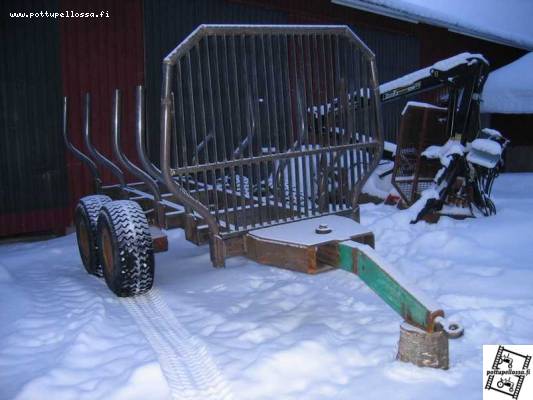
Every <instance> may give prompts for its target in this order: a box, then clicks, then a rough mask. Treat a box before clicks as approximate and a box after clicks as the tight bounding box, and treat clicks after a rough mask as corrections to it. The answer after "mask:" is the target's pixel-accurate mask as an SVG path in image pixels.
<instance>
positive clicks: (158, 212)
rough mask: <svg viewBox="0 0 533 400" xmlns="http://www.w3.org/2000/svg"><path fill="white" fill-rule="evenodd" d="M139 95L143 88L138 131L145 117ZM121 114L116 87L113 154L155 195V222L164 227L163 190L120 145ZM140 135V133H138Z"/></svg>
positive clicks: (119, 94) (138, 110) (113, 114)
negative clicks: (161, 190) (160, 189)
mask: <svg viewBox="0 0 533 400" xmlns="http://www.w3.org/2000/svg"><path fill="white" fill-rule="evenodd" d="M139 96H142V90H137V99H136V100H137V101H136V110H135V111H136V113H135V117H136V119H135V122H136V124H135V128H136V131H139V130H143V129H144V119H143V118H142V109H140V108H139V105H140V102H139ZM121 115H122V96H121V93H120V90H119V89H115V93H114V95H113V112H112V129H111V130H112V139H113V140H112V145H113V146H112V147H113V154H114V155H115V157H116V159H117V160H118V162H119V163H120V164H121V165H122V166H123V167H124V169H125V170H127V171H129V172H130V173H131V174H132V175H133V176H135V177H136V178H138V179H139V180H140V181H142V182H143V183H144V184H145V185H146V187H147V189H148V191H149V192H150V193H151V194H152V196H153V201H152V203H153V210H154V211H153V212H154V218H153V219H154V223H155V225H157V226H158V227H160V228H162V227H163V226H164V222H165V220H164V206H163V205H162V204H161V192H160V191H159V187H158V185H157V182H156V181H155V180H154V179H153V178H152V177H151V176H150V175H149V174H148V173H146V172H145V171H143V170H142V169H140V168H139V167H137V165H135V164H134V163H133V162H131V160H130V159H129V158H128V157H127V156H126V154H125V153H124V152H123V151H122V148H121V145H120V142H121V140H120V137H121V132H120V128H121ZM136 136H138V135H136Z"/></svg>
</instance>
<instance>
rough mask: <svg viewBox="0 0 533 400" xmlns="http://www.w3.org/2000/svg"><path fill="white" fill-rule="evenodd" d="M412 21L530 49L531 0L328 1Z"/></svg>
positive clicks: (532, 38) (532, 41)
mask: <svg viewBox="0 0 533 400" xmlns="http://www.w3.org/2000/svg"><path fill="white" fill-rule="evenodd" d="M331 1H332V2H333V3H336V4H339V5H345V6H348V7H352V8H357V9H360V10H364V11H368V12H372V13H374V14H381V15H385V16H388V17H391V18H396V19H401V20H405V21H409V22H413V23H419V22H422V23H426V24H430V25H435V26H440V27H444V28H447V29H448V30H450V31H452V32H457V33H461V34H463V35H468V36H473V37H478V38H481V39H484V40H488V41H491V42H496V43H501V44H505V45H508V46H513V47H518V48H523V49H526V50H533V24H532V23H531V18H532V17H533V1H531V0H505V1H503V0H331Z"/></svg>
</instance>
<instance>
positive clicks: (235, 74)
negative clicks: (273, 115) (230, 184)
mask: <svg viewBox="0 0 533 400" xmlns="http://www.w3.org/2000/svg"><path fill="white" fill-rule="evenodd" d="M235 37H236V35H232V36H231V49H232V59H231V62H232V67H233V68H232V69H233V83H234V98H235V106H236V110H235V111H236V117H237V122H238V124H237V125H238V128H239V129H238V133H239V134H238V146H237V147H238V148H240V144H241V142H242V141H243V132H245V131H246V127H244V128H243V120H242V118H243V115H242V113H241V106H240V102H241V97H240V85H239V77H240V76H239V70H238V65H237V44H236V43H235V42H236V38H235ZM232 154H233V157H235V153H234V152H232ZM237 156H238V157H239V158H243V152H240V153H237ZM239 190H240V196H241V210H240V215H242V221H243V229H246V228H247V227H248V220H247V218H246V193H245V187H244V168H243V166H242V164H241V165H240V166H239Z"/></svg>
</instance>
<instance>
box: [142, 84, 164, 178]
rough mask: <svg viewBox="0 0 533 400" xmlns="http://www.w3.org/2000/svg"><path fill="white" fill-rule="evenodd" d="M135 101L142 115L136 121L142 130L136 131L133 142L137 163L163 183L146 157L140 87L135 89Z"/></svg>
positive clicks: (144, 124)
mask: <svg viewBox="0 0 533 400" xmlns="http://www.w3.org/2000/svg"><path fill="white" fill-rule="evenodd" d="M137 99H138V104H137V107H141V108H140V110H141V111H140V112H141V113H142V115H141V116H140V119H139V120H138V123H139V124H141V126H142V129H140V130H137V137H136V140H135V146H136V149H137V156H138V158H139V161H140V162H141V166H142V167H143V168H144V170H145V171H146V172H147V173H148V174H149V175H150V176H151V177H152V178H154V179H156V180H157V181H158V182H163V177H162V175H161V171H160V170H159V169H157V168H156V167H155V166H154V164H152V162H151V161H150V160H149V158H148V156H147V155H146V148H145V144H146V122H145V121H146V109H145V106H144V104H145V102H144V88H143V87H142V86H138V87H137Z"/></svg>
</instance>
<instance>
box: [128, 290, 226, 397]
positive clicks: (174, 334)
mask: <svg viewBox="0 0 533 400" xmlns="http://www.w3.org/2000/svg"><path fill="white" fill-rule="evenodd" d="M121 301H122V303H123V304H124V306H125V307H126V309H127V310H128V312H129V313H130V314H131V316H132V317H133V319H134V320H135V322H136V323H137V325H138V326H139V328H140V329H141V331H142V332H143V334H144V336H145V337H146V339H147V340H148V342H149V343H150V345H151V346H152V348H153V349H154V351H155V352H156V354H157V357H158V359H159V363H160V365H161V370H162V371H163V374H164V376H165V378H166V380H167V382H168V386H169V388H170V392H171V395H172V398H173V399H180V400H181V399H183V400H198V399H206V400H207V399H209V400H233V395H232V393H231V390H230V387H229V385H228V384H227V382H226V381H225V380H224V378H223V376H222V374H221V373H220V370H219V369H218V367H217V366H216V364H215V363H214V361H213V359H212V358H211V356H210V355H209V353H208V351H207V348H206V346H205V345H204V344H203V343H202V342H201V341H200V340H199V339H197V338H196V337H194V336H192V335H191V334H190V333H189V332H188V331H187V330H186V329H185V328H184V327H183V325H182V324H180V323H179V321H178V320H177V318H176V317H175V315H174V314H173V312H172V310H171V309H170V308H169V307H168V305H167V304H166V303H165V301H164V300H163V298H162V297H161V295H160V294H159V292H158V291H157V289H152V290H151V291H149V292H148V293H146V294H144V295H142V296H135V297H129V298H123V299H121Z"/></svg>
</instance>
